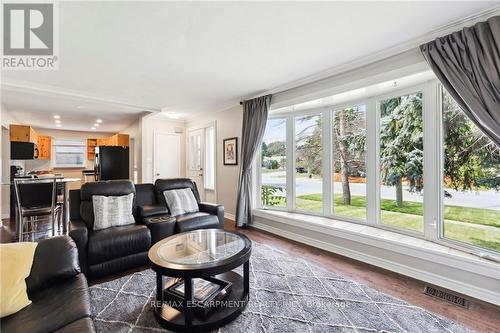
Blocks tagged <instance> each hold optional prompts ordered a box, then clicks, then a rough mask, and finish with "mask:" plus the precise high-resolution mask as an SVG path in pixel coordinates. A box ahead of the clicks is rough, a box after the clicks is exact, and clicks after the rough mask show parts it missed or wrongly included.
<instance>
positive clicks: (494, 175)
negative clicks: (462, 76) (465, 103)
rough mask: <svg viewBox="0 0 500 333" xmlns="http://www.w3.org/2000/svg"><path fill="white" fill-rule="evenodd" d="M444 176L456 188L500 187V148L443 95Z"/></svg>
mask: <svg viewBox="0 0 500 333" xmlns="http://www.w3.org/2000/svg"><path fill="white" fill-rule="evenodd" d="M443 110H444V112H443V124H444V134H445V135H444V146H445V148H444V154H445V158H444V176H445V183H446V184H448V185H449V186H451V187H452V188H453V189H455V190H462V191H466V190H472V189H473V188H476V187H485V188H494V189H498V188H499V187H500V149H499V148H498V147H496V146H495V145H494V144H493V142H492V141H491V140H490V139H489V138H488V137H486V136H485V135H484V134H483V133H482V132H481V131H480V130H479V129H478V128H477V126H476V125H474V123H473V122H472V121H471V120H470V119H469V118H468V117H467V116H466V115H465V113H464V112H463V111H462V110H461V109H460V107H459V106H458V104H457V103H456V102H455V101H454V100H453V98H452V97H451V96H450V95H449V94H447V93H444V94H443Z"/></svg>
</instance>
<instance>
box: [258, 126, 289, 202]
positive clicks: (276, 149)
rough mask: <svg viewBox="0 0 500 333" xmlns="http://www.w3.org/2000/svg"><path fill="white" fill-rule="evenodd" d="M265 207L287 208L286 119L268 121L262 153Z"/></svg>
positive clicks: (262, 181) (262, 190)
mask: <svg viewBox="0 0 500 333" xmlns="http://www.w3.org/2000/svg"><path fill="white" fill-rule="evenodd" d="M261 156H262V161H261V174H262V180H261V184H262V187H261V200H262V205H263V206H267V207H269V206H276V207H286V119H285V118H279V119H268V120H267V124H266V132H265V133H264V139H263V141H262V151H261Z"/></svg>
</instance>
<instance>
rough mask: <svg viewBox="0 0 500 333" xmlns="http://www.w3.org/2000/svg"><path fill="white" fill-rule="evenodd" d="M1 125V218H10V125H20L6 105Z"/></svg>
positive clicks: (0, 110) (0, 116)
mask: <svg viewBox="0 0 500 333" xmlns="http://www.w3.org/2000/svg"><path fill="white" fill-rule="evenodd" d="M0 123H1V129H2V135H1V138H0V140H1V143H0V159H1V161H0V174H1V175H2V178H1V179H0V181H1V184H2V185H0V187H1V189H0V203H1V210H0V211H1V217H2V218H8V217H9V205H10V186H9V185H8V183H9V182H10V140H9V125H10V124H12V123H14V124H15V123H18V121H17V119H15V118H14V117H13V116H12V114H11V113H10V112H9V110H8V109H7V107H6V106H5V105H4V104H0Z"/></svg>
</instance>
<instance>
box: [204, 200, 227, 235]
mask: <svg viewBox="0 0 500 333" xmlns="http://www.w3.org/2000/svg"><path fill="white" fill-rule="evenodd" d="M198 208H199V209H200V212H204V213H208V214H211V215H216V216H217V218H218V219H219V228H221V229H224V206H223V205H217V204H212V203H208V202H200V203H199V204H198Z"/></svg>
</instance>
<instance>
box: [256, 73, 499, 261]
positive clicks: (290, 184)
mask: <svg viewBox="0 0 500 333" xmlns="http://www.w3.org/2000/svg"><path fill="white" fill-rule="evenodd" d="M416 92H421V93H422V118H423V146H424V157H423V158H424V165H423V167H424V171H423V172H424V181H425V183H426V191H425V195H424V198H423V212H424V213H423V226H424V230H423V232H422V233H421V232H418V231H414V230H411V229H405V228H398V227H393V226H390V225H384V224H382V223H381V218H380V185H379V184H380V101H382V100H385V99H388V98H392V97H398V96H404V95H407V94H411V93H416ZM441 96H442V86H441V84H440V83H439V81H438V80H429V81H427V82H424V83H420V84H417V85H413V86H411V87H405V88H402V89H395V90H393V91H391V92H390V93H385V94H380V95H376V96H370V97H367V98H363V99H359V98H358V99H353V100H352V101H344V102H342V103H340V104H334V105H328V106H320V107H315V108H311V109H307V110H300V111H293V110H292V111H284V112H281V113H278V112H276V113H272V114H271V115H270V116H269V119H274V118H280V119H283V118H286V121H287V126H286V128H287V133H286V137H287V140H286V145H287V173H286V177H287V181H286V189H287V190H286V191H287V192H286V196H287V206H286V208H284V207H274V206H273V207H263V206H262V203H261V201H260V200H259V201H258V203H259V207H258V208H260V209H267V210H276V211H288V212H292V213H300V214H307V215H313V216H322V217H327V218H332V219H336V220H341V221H346V222H352V223H357V224H362V225H369V226H373V227H376V228H380V229H385V230H389V231H393V232H397V233H400V234H404V235H408V236H412V237H416V238H420V239H425V240H429V241H432V242H436V243H439V244H442V245H445V246H449V247H452V248H455V249H458V250H461V251H464V252H468V253H472V254H475V255H479V256H484V254H485V253H487V254H488V255H490V256H494V257H500V255H499V254H498V252H495V251H493V250H490V249H486V248H482V247H479V246H476V245H473V244H468V243H465V242H460V241H457V240H453V239H449V238H445V237H444V214H443V208H444V206H443V204H444V194H443V190H444V186H443V170H444V154H443V149H444V146H443V121H442V120H443V119H442V105H441V103H442V101H441ZM357 105H366V175H367V183H366V186H367V187H366V196H367V206H366V221H363V220H360V219H354V218H349V217H346V216H340V215H336V214H335V207H334V205H333V197H332V196H333V188H332V179H331V178H332V173H331V170H332V165H331V164H332V163H333V158H332V154H333V149H332V148H333V141H332V140H334V137H333V133H332V119H333V117H332V114H333V112H334V111H335V110H338V109H341V108H345V107H350V106H357ZM318 113H321V116H322V126H323V128H322V130H323V133H322V134H323V161H322V165H323V166H322V167H323V175H324V177H323V186H322V189H323V213H315V212H310V211H304V210H298V209H296V208H295V200H296V196H295V145H296V140H295V117H298V116H304V115H311V114H318ZM259 155H260V153H259ZM326 162H328V163H326ZM257 165H258V167H257V168H256V170H257V182H256V183H257V189H258V192H257V193H259V198H260V188H261V179H262V178H261V176H262V175H261V169H260V158H259V159H258V164H257ZM327 193H328V194H327Z"/></svg>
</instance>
